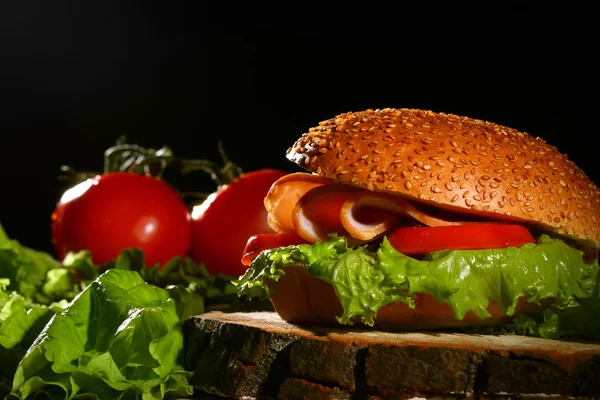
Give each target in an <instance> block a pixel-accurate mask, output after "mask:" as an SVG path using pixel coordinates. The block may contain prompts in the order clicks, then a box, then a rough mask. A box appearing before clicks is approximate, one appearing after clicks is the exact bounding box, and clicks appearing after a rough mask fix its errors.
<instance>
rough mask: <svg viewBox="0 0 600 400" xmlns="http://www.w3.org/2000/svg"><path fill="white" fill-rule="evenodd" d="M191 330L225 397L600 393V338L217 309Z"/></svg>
mask: <svg viewBox="0 0 600 400" xmlns="http://www.w3.org/2000/svg"><path fill="white" fill-rule="evenodd" d="M184 334H185V338H186V348H187V352H186V359H185V366H186V369H188V370H190V371H194V372H195V374H194V386H195V387H196V388H197V389H198V390H201V391H203V392H206V393H210V394H215V395H219V396H224V397H231V398H244V397H246V398H278V399H352V400H356V399H372V400H374V399H380V398H381V399H383V398H385V399H403V398H412V397H431V396H441V397H442V398H444V397H453V398H456V397H465V396H468V397H475V398H483V397H495V398H497V397H504V398H506V396H509V397H510V396H515V395H516V396H526V398H528V399H532V398H534V399H535V398H543V397H545V396H542V394H545V395H554V396H556V397H554V398H559V399H560V398H569V397H570V398H573V397H581V398H598V397H600V344H598V343H575V342H565V341H555V340H546V339H538V338H530V337H521V336H489V335H468V334H461V333H441V332H407V333H389V332H383V331H375V330H368V329H354V328H352V327H350V328H343V327H340V328H329V327H319V326H299V325H293V324H289V323H286V322H285V321H283V320H282V319H281V318H279V316H278V315H277V314H276V313H274V312H255V313H224V312H220V311H213V312H209V313H206V314H202V315H199V316H195V317H192V318H190V319H189V320H187V321H186V322H185V323H184ZM512 398H514V397H512Z"/></svg>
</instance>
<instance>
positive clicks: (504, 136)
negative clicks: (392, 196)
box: [287, 108, 600, 249]
mask: <svg viewBox="0 0 600 400" xmlns="http://www.w3.org/2000/svg"><path fill="white" fill-rule="evenodd" d="M287 158H288V159H289V160H291V161H293V162H295V163H297V164H298V165H299V166H300V167H302V168H304V169H306V170H307V171H310V172H313V173H316V174H318V175H321V176H324V177H327V178H332V179H335V180H336V181H338V182H342V183H346V184H351V185H355V186H358V187H362V188H365V189H369V190H376V191H383V192H393V193H397V194H401V195H403V196H405V197H407V198H409V199H411V200H413V201H416V202H421V203H426V204H429V205H433V206H436V207H442V208H445V209H448V210H451V211H453V212H463V213H475V214H477V215H478V216H482V217H487V218H492V219H501V220H514V221H519V222H522V223H527V224H531V225H533V226H536V227H539V228H541V229H544V230H547V231H550V232H554V233H556V234H559V235H562V236H564V237H566V238H569V239H573V240H576V241H578V242H580V243H581V244H582V245H584V246H590V247H593V248H596V249H598V248H600V228H599V227H598V223H599V222H600V190H599V189H598V187H597V186H596V185H595V184H594V183H593V182H592V181H591V180H590V179H589V178H588V176H587V175H586V174H585V173H584V172H583V171H582V170H581V169H580V168H579V167H577V166H576V165H575V164H574V163H573V162H572V161H571V160H570V159H569V158H568V157H567V156H566V155H565V154H562V153H561V152H559V151H558V149H557V148H556V147H554V146H552V145H549V144H548V143H546V142H545V141H544V140H543V139H541V138H539V137H535V138H534V137H532V136H530V135H529V134H527V133H525V132H520V131H518V130H516V129H514V128H510V127H506V126H502V125H498V124H495V123H492V122H487V121H482V120H477V119H471V118H468V117H463V116H458V115H453V114H446V113H436V112H433V111H429V110H417V109H406V108H402V109H392V108H386V109H381V110H379V109H378V110H365V111H361V112H348V113H345V114H340V115H338V116H336V117H334V118H331V119H329V120H326V121H323V122H321V123H320V124H319V125H318V126H316V127H313V128H311V129H310V130H309V131H308V132H307V133H305V134H303V135H302V136H301V137H300V138H299V139H298V140H297V141H296V142H295V143H294V144H293V146H292V147H291V148H289V149H288V151H287Z"/></svg>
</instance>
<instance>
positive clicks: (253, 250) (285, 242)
mask: <svg viewBox="0 0 600 400" xmlns="http://www.w3.org/2000/svg"><path fill="white" fill-rule="evenodd" d="M303 243H309V242H307V241H306V240H304V239H302V238H301V237H300V236H298V235H297V234H296V233H260V234H258V235H254V236H251V237H250V238H249V239H248V242H247V243H246V248H245V249H244V252H243V253H242V254H243V255H242V264H244V265H246V266H249V265H250V264H251V263H252V260H254V258H255V257H256V256H257V255H258V254H259V253H260V252H261V251H263V250H270V249H275V248H277V247H285V246H290V245H292V244H303Z"/></svg>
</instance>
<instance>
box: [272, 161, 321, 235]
mask: <svg viewBox="0 0 600 400" xmlns="http://www.w3.org/2000/svg"><path fill="white" fill-rule="evenodd" d="M332 182H333V180H331V179H328V178H324V177H322V176H319V175H313V174H307V173H305V172H296V173H292V174H288V175H285V176H283V177H281V178H280V179H278V180H277V181H276V182H274V183H273V185H272V186H271V189H270V190H269V192H268V193H267V196H266V197H265V201H264V203H265V208H266V209H267V212H268V213H269V219H268V223H269V226H270V227H271V228H272V229H273V230H274V231H275V232H278V233H292V232H294V231H295V228H294V223H293V221H292V215H293V210H294V207H295V206H296V203H297V202H298V200H300V197H302V196H303V195H304V194H305V193H306V192H308V191H309V190H310V189H312V188H314V187H316V186H321V185H325V184H329V183H332Z"/></svg>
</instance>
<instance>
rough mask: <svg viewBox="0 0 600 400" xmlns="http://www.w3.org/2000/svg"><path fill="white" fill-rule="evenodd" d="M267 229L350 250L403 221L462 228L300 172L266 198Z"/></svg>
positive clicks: (392, 198)
mask: <svg viewBox="0 0 600 400" xmlns="http://www.w3.org/2000/svg"><path fill="white" fill-rule="evenodd" d="M265 207H266V209H267V211H268V212H269V219H268V222H269V226H271V228H273V229H274V230H275V231H276V232H278V233H292V232H296V233H297V234H298V235H299V236H300V237H302V238H303V239H304V240H307V241H309V242H311V243H314V242H322V241H326V240H328V239H329V234H330V233H336V234H338V235H339V236H345V237H347V238H348V244H349V245H356V244H360V243H365V242H367V241H370V240H373V239H376V238H378V237H381V236H383V235H385V234H386V233H387V232H389V231H390V230H392V229H394V228H395V227H396V226H398V224H399V223H400V222H401V220H402V219H410V221H409V222H408V223H409V224H410V223H414V222H418V223H420V224H423V225H428V226H443V225H460V224H462V222H454V221H447V220H444V219H440V218H437V217H434V216H432V215H429V214H427V213H425V212H423V211H421V210H419V209H417V208H416V207H415V206H413V205H412V204H411V203H410V202H408V201H407V200H405V199H404V198H402V197H400V196H398V195H394V194H390V193H383V192H373V191H370V190H364V189H360V188H357V187H355V186H351V185H346V184H341V183H335V182H334V181H333V180H332V179H329V178H324V177H321V176H318V175H314V174H308V173H305V172H298V173H293V174H289V175H286V176H284V177H283V178H281V179H279V180H278V181H276V182H275V183H274V184H273V186H271V189H270V190H269V193H268V194H267V196H266V197H265Z"/></svg>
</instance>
